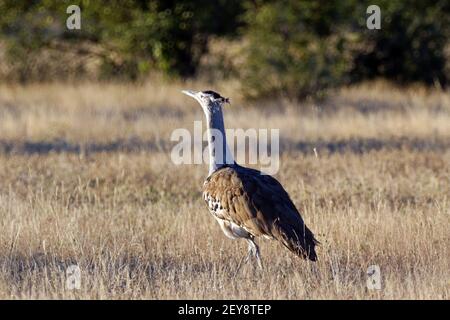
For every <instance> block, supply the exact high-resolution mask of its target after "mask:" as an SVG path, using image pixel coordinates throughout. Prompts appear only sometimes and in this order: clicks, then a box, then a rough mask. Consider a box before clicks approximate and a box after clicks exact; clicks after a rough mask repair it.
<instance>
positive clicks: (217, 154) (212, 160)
mask: <svg viewBox="0 0 450 320" xmlns="http://www.w3.org/2000/svg"><path fill="white" fill-rule="evenodd" d="M203 109H204V110H205V115H206V124H207V135H208V148H209V174H208V175H211V174H212V173H213V172H214V171H216V170H217V169H219V168H221V167H223V166H224V165H225V164H233V163H234V158H233V155H232V153H231V151H230V148H229V147H228V144H227V138H226V134H225V125H224V122H223V113H222V107H221V106H220V104H219V103H214V105H210V106H208V107H207V108H203Z"/></svg>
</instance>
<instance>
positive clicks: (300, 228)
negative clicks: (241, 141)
mask: <svg viewBox="0 0 450 320" xmlns="http://www.w3.org/2000/svg"><path fill="white" fill-rule="evenodd" d="M182 92H183V93H184V94H186V95H188V96H190V97H192V98H194V99H195V100H197V101H198V103H200V105H201V107H202V109H203V111H204V113H205V116H206V122H207V127H208V130H207V135H208V148H209V159H210V163H209V175H208V178H207V179H206V181H205V183H204V185H203V198H204V200H205V201H206V203H207V204H208V208H209V211H210V212H211V214H212V215H213V216H214V218H216V220H217V222H218V223H219V225H220V227H221V228H222V231H223V232H224V233H225V235H226V236H227V237H229V238H231V239H238V238H244V239H245V240H247V242H248V254H247V255H246V257H245V261H247V260H248V259H249V258H250V257H252V256H253V257H254V258H256V262H257V263H258V265H259V267H262V264H261V257H260V253H259V248H258V245H257V244H256V242H255V238H256V237H260V236H263V237H265V238H268V239H274V240H277V241H279V242H281V243H282V244H283V245H284V246H285V247H287V248H288V249H289V250H290V251H292V252H294V253H295V254H296V255H298V256H300V257H302V258H308V259H309V260H312V261H315V260H316V259H317V256H316V251H315V246H316V244H317V243H318V242H317V240H316V239H315V238H314V235H313V233H312V232H311V231H310V230H309V229H308V227H307V226H306V225H305V223H304V222H303V219H302V217H301V216H300V213H299V212H298V210H297V208H296V207H295V205H294V203H293V202H292V200H291V199H290V197H289V195H288V193H287V192H286V191H285V190H284V188H283V187H282V185H281V184H280V183H279V182H278V181H277V180H276V179H275V178H273V177H271V176H269V175H265V174H261V172H260V171H258V170H254V169H250V168H245V167H242V166H240V165H238V164H237V163H236V162H235V161H234V159H233V156H232V154H231V151H230V149H229V147H228V145H227V142H226V136H225V126H224V122H223V113H222V106H223V105H224V104H225V103H228V99H227V98H224V97H222V96H221V95H220V94H218V93H216V92H214V91H210V90H208V91H199V92H195V91H191V90H184V91H182Z"/></svg>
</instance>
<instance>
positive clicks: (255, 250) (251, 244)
mask: <svg viewBox="0 0 450 320" xmlns="http://www.w3.org/2000/svg"><path fill="white" fill-rule="evenodd" d="M247 241H248V248H249V252H251V254H252V255H253V256H254V257H255V258H256V262H257V263H258V267H259V268H260V269H262V263H261V255H260V253H259V247H258V245H257V244H256V242H255V241H254V240H253V238H250V239H247Z"/></svg>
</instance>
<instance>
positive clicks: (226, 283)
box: [0, 82, 450, 299]
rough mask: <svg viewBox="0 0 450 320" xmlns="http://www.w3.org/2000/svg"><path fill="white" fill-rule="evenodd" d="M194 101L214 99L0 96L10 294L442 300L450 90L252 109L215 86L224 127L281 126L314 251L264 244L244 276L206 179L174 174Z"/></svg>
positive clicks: (195, 173)
mask: <svg viewBox="0 0 450 320" xmlns="http://www.w3.org/2000/svg"><path fill="white" fill-rule="evenodd" d="M185 88H189V89H206V88H208V89H209V88H210V86H205V85H203V84H201V83H187V84H171V85H167V84H163V83H160V82H157V83H152V82H149V83H147V84H145V85H139V86H138V85H121V84H89V83H85V84H78V85H62V84H46V85H28V86H25V87H22V86H17V85H14V86H13V85H0V168H1V169H0V230H1V232H0V298H3V299H5V298H69V299H71V298H88V299H91V298H93V299H97V298H100V299H109V298H117V299H129V298H137V299H140V298H145V299H167V298H175V299H178V298H189V299H196V298H208V299H215V298H223V299H230V298H238V299H247V298H249V299H286V298H287V299H328V298H331V299H449V298H450V263H449V262H450V252H449V247H450V232H449V231H450V94H449V93H448V92H447V93H445V92H440V91H438V90H426V89H424V88H421V87H415V88H406V89H399V88H395V87H391V86H390V85H389V84H386V83H382V82H376V83H370V84H365V85H359V86H357V87H351V88H346V89H342V90H340V91H339V92H337V93H335V94H333V95H332V96H331V97H330V98H329V99H328V100H326V101H323V102H319V103H315V104H314V103H305V104H302V105H296V104H291V103H287V102H282V101H272V102H267V103H265V104H264V105H262V104H260V105H258V106H250V103H246V102H243V101H242V100H240V98H239V97H234V96H233V92H234V90H233V87H232V86H229V87H227V86H225V85H224V86H218V87H215V88H214V89H216V90H217V91H219V92H221V93H222V94H223V95H224V96H230V97H231V99H232V105H231V107H229V108H227V110H225V122H226V126H227V127H229V128H230V127H235V128H244V129H246V128H280V135H281V156H280V157H281V158H280V170H279V173H278V174H277V175H276V177H277V178H278V179H279V180H280V181H281V183H282V184H283V185H284V186H285V188H286V189H287V190H288V192H289V193H290V195H291V197H292V198H293V200H294V202H295V204H296V205H297V206H298V208H299V209H300V210H301V212H302V215H303V217H304V219H305V221H306V222H307V224H308V225H309V226H310V228H311V229H312V230H313V231H314V232H315V233H316V235H317V238H318V239H319V240H320V242H321V243H322V244H321V246H320V247H319V249H318V255H319V261H318V262H317V263H315V266H312V264H310V263H307V262H304V261H301V260H299V259H298V258H296V257H295V256H293V255H292V254H290V253H289V252H288V251H287V250H285V249H284V248H282V247H281V246H280V245H279V244H277V243H275V242H272V241H268V240H260V241H259V243H260V244H261V250H262V257H263V263H264V265H265V268H264V270H263V271H257V270H253V269H252V267H251V266H250V265H246V266H244V267H243V269H242V270H241V272H240V273H238V274H237V275H236V277H234V271H235V270H236V267H237V265H238V262H239V260H240V259H241V257H242V256H243V255H244V254H245V253H246V250H247V248H246V243H245V242H244V241H232V240H229V239H227V238H226V237H225V236H224V235H223V233H222V231H221V230H220V228H219V226H218V225H217V223H216V222H215V221H214V219H213V218H212V217H211V216H210V214H209V213H208V211H207V209H206V205H205V204H204V202H203V200H202V198H201V187H202V183H203V180H204V178H205V177H206V175H207V166H206V165H183V166H175V165H174V164H173V163H172V162H171V160H170V150H171V147H172V145H173V144H174V143H173V142H171V141H170V135H171V133H172V131H173V130H174V129H176V128H187V129H189V130H190V131H192V130H193V121H194V120H203V113H202V111H201V110H200V107H199V106H198V105H197V104H196V103H195V102H194V101H193V100H192V99H189V98H188V97H186V96H184V95H182V94H181V93H180V90H181V89H185ZM314 148H316V151H317V155H316V154H315V152H314ZM72 264H76V265H78V266H79V267H80V269H81V288H80V289H79V290H69V289H68V288H67V287H66V273H65V270H66V268H67V267H68V266H70V265H72ZM374 264H376V265H379V266H380V268H381V275H382V289H381V290H379V291H370V290H368V289H367V288H366V278H367V276H366V271H367V268H368V266H369V265H374Z"/></svg>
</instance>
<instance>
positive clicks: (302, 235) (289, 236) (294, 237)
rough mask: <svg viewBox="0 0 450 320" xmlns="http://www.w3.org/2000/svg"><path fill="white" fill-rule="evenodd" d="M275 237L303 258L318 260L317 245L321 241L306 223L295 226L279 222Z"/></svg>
mask: <svg viewBox="0 0 450 320" xmlns="http://www.w3.org/2000/svg"><path fill="white" fill-rule="evenodd" d="M277 227H278V228H277V229H278V231H279V232H276V233H275V237H276V238H277V239H278V240H279V241H280V242H281V243H282V244H283V245H284V246H285V247H286V248H288V249H289V250H290V251H292V252H293V253H295V254H296V255H297V256H299V257H301V258H303V259H309V260H311V261H316V260H317V254H316V249H315V247H316V245H317V244H319V242H318V241H317V240H316V239H315V238H314V234H313V233H312V232H311V230H309V229H308V227H307V226H306V225H304V224H302V225H301V226H299V227H297V228H295V227H293V226H291V225H286V224H278V226H277Z"/></svg>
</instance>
